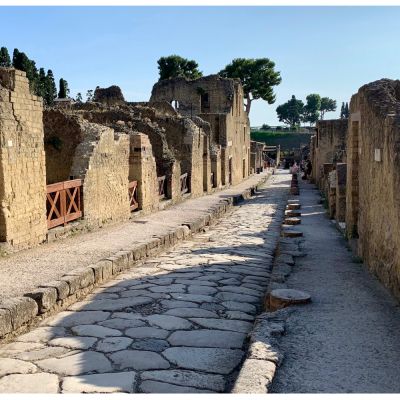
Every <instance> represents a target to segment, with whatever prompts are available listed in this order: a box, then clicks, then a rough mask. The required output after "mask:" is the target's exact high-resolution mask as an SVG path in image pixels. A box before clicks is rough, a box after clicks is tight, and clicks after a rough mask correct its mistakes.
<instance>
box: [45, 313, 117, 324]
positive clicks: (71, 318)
mask: <svg viewBox="0 0 400 400" xmlns="http://www.w3.org/2000/svg"><path fill="white" fill-rule="evenodd" d="M109 315H110V313H109V312H104V311H79V312H74V311H63V312H60V313H58V314H57V316H56V317H54V318H52V319H50V320H48V321H44V324H45V325H49V326H65V327H71V326H76V325H81V324H93V323H95V322H100V321H104V320H106V319H107V318H108V317H109Z"/></svg>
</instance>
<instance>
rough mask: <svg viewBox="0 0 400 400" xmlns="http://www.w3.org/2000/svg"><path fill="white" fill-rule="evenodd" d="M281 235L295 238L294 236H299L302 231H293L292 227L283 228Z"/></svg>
mask: <svg viewBox="0 0 400 400" xmlns="http://www.w3.org/2000/svg"><path fill="white" fill-rule="evenodd" d="M282 236H283V237H290V238H296V237H301V236H303V232H300V231H295V230H293V229H284V230H283V231H282Z"/></svg>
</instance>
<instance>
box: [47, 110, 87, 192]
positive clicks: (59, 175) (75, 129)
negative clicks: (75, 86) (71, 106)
mask: <svg viewBox="0 0 400 400" xmlns="http://www.w3.org/2000/svg"><path fill="white" fill-rule="evenodd" d="M43 126H44V148H45V151H46V180H47V184H51V183H56V182H62V181H66V180H68V179H73V178H71V176H70V172H71V167H72V162H73V159H74V155H75V151H76V147H77V146H78V144H79V143H81V142H82V140H83V130H82V128H81V125H80V120H79V117H78V116H74V115H72V114H70V113H68V112H66V111H61V110H57V109H48V110H44V113H43Z"/></svg>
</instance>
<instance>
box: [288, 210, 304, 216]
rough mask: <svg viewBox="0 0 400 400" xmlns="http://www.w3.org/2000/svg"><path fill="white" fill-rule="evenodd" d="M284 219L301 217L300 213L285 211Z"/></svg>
mask: <svg viewBox="0 0 400 400" xmlns="http://www.w3.org/2000/svg"><path fill="white" fill-rule="evenodd" d="M285 217H301V212H300V211H297V210H286V211H285Z"/></svg>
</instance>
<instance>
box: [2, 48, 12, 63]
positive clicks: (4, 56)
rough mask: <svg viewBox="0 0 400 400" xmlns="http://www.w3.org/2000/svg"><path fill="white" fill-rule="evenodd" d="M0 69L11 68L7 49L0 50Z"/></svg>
mask: <svg viewBox="0 0 400 400" xmlns="http://www.w3.org/2000/svg"><path fill="white" fill-rule="evenodd" d="M0 67H6V68H8V67H11V59H10V55H9V54H8V50H7V47H2V48H0Z"/></svg>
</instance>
